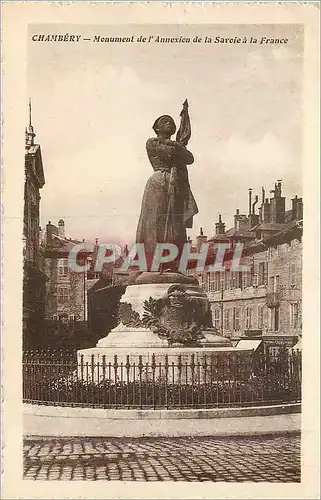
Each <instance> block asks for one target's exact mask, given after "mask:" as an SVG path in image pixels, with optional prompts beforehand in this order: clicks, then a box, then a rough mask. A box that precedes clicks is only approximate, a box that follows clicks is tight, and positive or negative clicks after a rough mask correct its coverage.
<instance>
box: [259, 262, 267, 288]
mask: <svg viewBox="0 0 321 500" xmlns="http://www.w3.org/2000/svg"><path fill="white" fill-rule="evenodd" d="M266 280H267V263H266V262H259V276H258V284H259V285H265V284H266Z"/></svg>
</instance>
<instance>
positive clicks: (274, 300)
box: [266, 292, 281, 309]
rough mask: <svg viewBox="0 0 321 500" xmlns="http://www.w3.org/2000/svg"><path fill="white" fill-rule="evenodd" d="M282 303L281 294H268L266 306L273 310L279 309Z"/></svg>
mask: <svg viewBox="0 0 321 500" xmlns="http://www.w3.org/2000/svg"><path fill="white" fill-rule="evenodd" d="M280 301H281V292H268V293H267V294H266V305H267V306H268V307H269V308H270V309H273V308H275V307H279V305H280Z"/></svg>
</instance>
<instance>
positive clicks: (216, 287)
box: [214, 272, 221, 292]
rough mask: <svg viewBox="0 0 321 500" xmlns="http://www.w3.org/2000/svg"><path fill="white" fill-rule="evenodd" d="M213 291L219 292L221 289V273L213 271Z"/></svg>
mask: <svg viewBox="0 0 321 500" xmlns="http://www.w3.org/2000/svg"><path fill="white" fill-rule="evenodd" d="M214 290H215V292H219V291H220V290H221V273H220V272H216V273H215V284H214Z"/></svg>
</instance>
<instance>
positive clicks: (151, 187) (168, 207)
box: [136, 137, 198, 255]
mask: <svg viewBox="0 0 321 500" xmlns="http://www.w3.org/2000/svg"><path fill="white" fill-rule="evenodd" d="M146 150H147V155H148V158H149V161H150V163H151V165H152V167H153V169H154V173H153V174H152V176H151V177H150V178H149V179H148V181H147V184H146V187H145V191H144V194H143V200H142V206H141V213H140V217H139V222H138V226H137V233H136V242H137V243H144V245H145V252H146V253H147V254H149V255H150V254H153V252H154V249H155V245H156V243H162V242H166V243H174V244H176V245H177V246H178V248H179V250H181V248H182V246H183V244H184V243H185V242H186V241H187V235H186V228H190V227H192V225H193V216H194V215H195V214H197V213H198V208H197V205H196V202H195V199H194V196H193V194H192V192H191V189H190V185H189V181H188V171H187V168H186V165H190V164H192V163H193V162H194V158H193V155H192V153H191V152H190V151H188V150H187V149H186V148H185V147H184V146H182V145H180V144H178V143H177V142H175V141H171V140H169V139H165V140H163V139H160V138H159V137H155V138H151V139H148V141H147V143H146Z"/></svg>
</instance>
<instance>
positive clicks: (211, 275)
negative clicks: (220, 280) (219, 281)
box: [207, 273, 215, 292]
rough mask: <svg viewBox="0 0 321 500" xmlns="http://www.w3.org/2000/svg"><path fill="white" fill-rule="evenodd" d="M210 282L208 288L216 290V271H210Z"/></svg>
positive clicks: (211, 290)
mask: <svg viewBox="0 0 321 500" xmlns="http://www.w3.org/2000/svg"><path fill="white" fill-rule="evenodd" d="M207 276H208V283H209V288H208V290H209V291H210V292H213V291H214V290H215V275H214V273H208V275H207Z"/></svg>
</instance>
